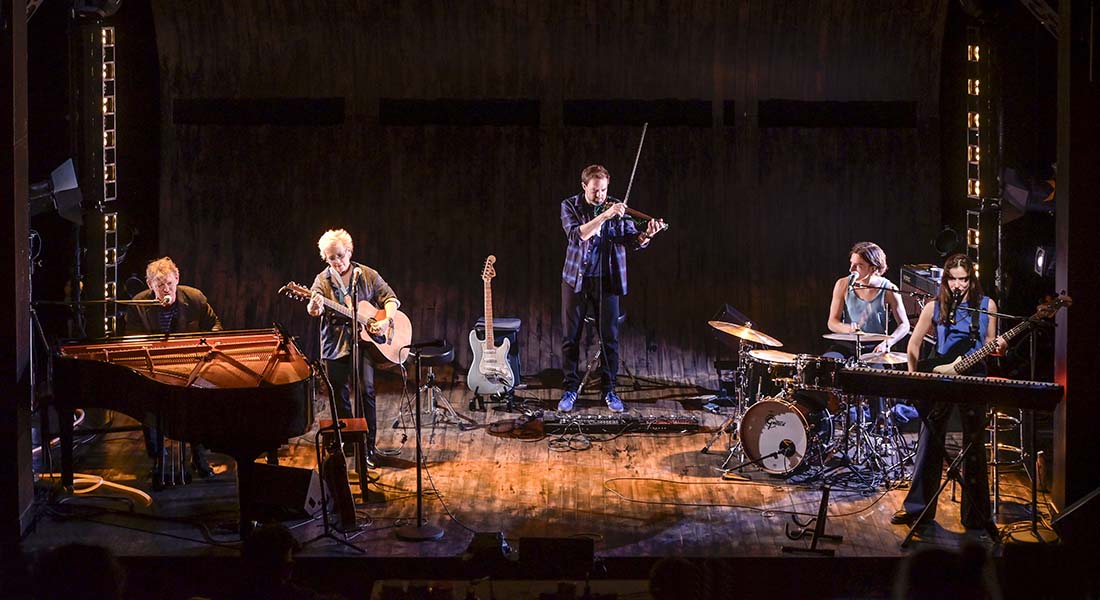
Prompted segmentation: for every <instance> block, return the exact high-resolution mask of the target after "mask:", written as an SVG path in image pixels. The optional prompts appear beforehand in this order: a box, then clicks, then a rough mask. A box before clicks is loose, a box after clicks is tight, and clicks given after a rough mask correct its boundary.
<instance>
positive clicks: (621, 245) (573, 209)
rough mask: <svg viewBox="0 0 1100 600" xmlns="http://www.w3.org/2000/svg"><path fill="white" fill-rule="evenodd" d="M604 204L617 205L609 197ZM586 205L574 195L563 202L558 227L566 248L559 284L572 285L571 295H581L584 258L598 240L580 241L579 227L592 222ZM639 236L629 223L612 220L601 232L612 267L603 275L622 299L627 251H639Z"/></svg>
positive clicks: (580, 198) (632, 224) (581, 197)
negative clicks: (562, 233)
mask: <svg viewBox="0 0 1100 600" xmlns="http://www.w3.org/2000/svg"><path fill="white" fill-rule="evenodd" d="M607 202H619V200H618V199H617V198H612V197H610V196H608V198H607ZM587 204H588V202H587V201H586V200H585V199H584V194H577V195H576V196H572V197H570V198H566V199H565V200H562V203H561V227H562V229H564V230H565V239H566V240H567V241H568V243H569V245H568V246H567V247H566V249H565V265H564V266H563V267H562V271H561V278H562V281H564V282H565V283H567V284H569V285H571V286H572V287H573V291H575V292H580V291H581V285H582V284H583V283H584V258H585V256H587V255H588V252H589V250H590V249H591V248H590V244H592V243H594V242H595V241H596V240H597V239H598V238H589V239H587V240H582V239H581V233H580V229H581V225H584V224H585V223H586V222H588V221H590V220H591V217H587V218H586V215H590V214H591V212H590V211H589V210H588V209H587V208H586V206H587ZM639 233H640V232H639V231H638V229H637V228H636V227H635V226H634V221H633V220H631V219H612V220H610V221H607V222H605V223H604V224H603V226H602V227H601V228H600V236H601V237H605V238H607V241H608V242H609V243H610V244H611V264H610V265H609V267H608V269H607V270H605V271H604V274H605V276H607V277H609V278H610V280H611V289H612V291H614V293H616V294H619V295H621V296H625V295H626V290H627V287H626V251H627V249H630V250H637V249H638V248H640V247H641V244H640V243H639V241H638V234H639Z"/></svg>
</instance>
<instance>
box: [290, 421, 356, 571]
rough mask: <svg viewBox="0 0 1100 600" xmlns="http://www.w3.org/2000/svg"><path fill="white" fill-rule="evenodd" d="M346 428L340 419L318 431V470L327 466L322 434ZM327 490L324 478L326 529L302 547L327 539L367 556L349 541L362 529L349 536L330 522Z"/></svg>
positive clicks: (323, 520) (323, 507)
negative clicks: (322, 450)
mask: <svg viewBox="0 0 1100 600" xmlns="http://www.w3.org/2000/svg"><path fill="white" fill-rule="evenodd" d="M344 427H346V425H345V424H344V423H343V422H342V421H341V420H340V419H339V418H334V419H333V420H332V425H331V426H330V427H322V428H320V429H318V430H317V437H316V438H314V440H313V446H314V450H315V452H316V453H317V469H318V470H320V469H321V465H323V464H325V463H324V457H323V456H322V455H321V437H322V436H321V434H322V433H323V432H325V431H334V432H335V431H338V430H339V429H342V428H344ZM360 485H366V484H365V483H361V484H360ZM326 488H328V485H327V484H325V481H324V477H322V478H321V525H322V526H323V528H324V529H323V531H322V532H321V533H320V534H318V535H317V536H316V537H314V538H313V539H310V540H309V541H307V542H304V543H303V544H302V547H303V548H304V547H306V546H308V545H310V544H312V543H313V542H316V541H318V540H320V539H324V538H327V539H330V540H333V541H334V542H338V543H340V544H343V545H345V546H347V547H348V548H351V549H352V550H355V551H356V552H358V553H360V554H366V553H367V551H366V550H364V549H362V548H360V547H359V546H356V545H355V544H353V543H351V542H350V541H349V540H353V539H355V538H357V537H359V534H361V533H363V530H362V528H360V527H356V529H354V530H353V531H355V534H354V535H348V533H349V532H347V531H340V530H339V529H337V528H336V527H333V526H332V523H330V522H329V512H328V500H329V499H328V493H327V489H326ZM334 531H340V533H342V534H343V537H340V536H337V535H336V534H335V533H333V532H334Z"/></svg>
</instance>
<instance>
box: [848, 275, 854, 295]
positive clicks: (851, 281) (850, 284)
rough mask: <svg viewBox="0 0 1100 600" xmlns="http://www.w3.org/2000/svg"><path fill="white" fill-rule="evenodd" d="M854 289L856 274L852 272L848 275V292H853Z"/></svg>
mask: <svg viewBox="0 0 1100 600" xmlns="http://www.w3.org/2000/svg"><path fill="white" fill-rule="evenodd" d="M855 287H856V274H855V272H854V271H853V272H852V273H848V290H849V291H851V290H854V289H855Z"/></svg>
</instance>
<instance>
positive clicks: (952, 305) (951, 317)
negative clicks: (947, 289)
mask: <svg viewBox="0 0 1100 600" xmlns="http://www.w3.org/2000/svg"><path fill="white" fill-rule="evenodd" d="M961 299H962V294H961V293H959V292H957V291H953V292H951V301H950V302H948V303H947V324H948V325H954V324H955V311H956V310H957V309H958V308H959V300H961Z"/></svg>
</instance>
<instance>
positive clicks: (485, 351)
mask: <svg viewBox="0 0 1100 600" xmlns="http://www.w3.org/2000/svg"><path fill="white" fill-rule="evenodd" d="M496 261H497V257H495V256H493V255H492V254H490V255H489V257H488V258H486V259H485V267H484V268H482V269H481V281H482V282H483V285H484V287H485V339H484V340H482V339H480V338H478V337H477V329H473V330H471V331H470V349H471V350H473V351H474V359H473V361H471V362H470V373H469V375H467V376H466V383H467V385H469V386H470V389H471V390H472V391H473V392H474V393H475V394H487V395H492V394H500V393H502V392H506V391H509V390H511V389H512V388H514V387H515V385H516V376H515V373H513V372H512V365H510V364H509V363H508V347H509V346H510V345H511V342H509V340H508V338H504V339H503V340H501V342H500V346H497V345H496V341H495V340H494V339H493V287H492V286H491V285H490V283H489V282H490V281H491V280H492V279H493V277H496V274H497V272H496V269H494V268H493V264H494V263H496Z"/></svg>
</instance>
